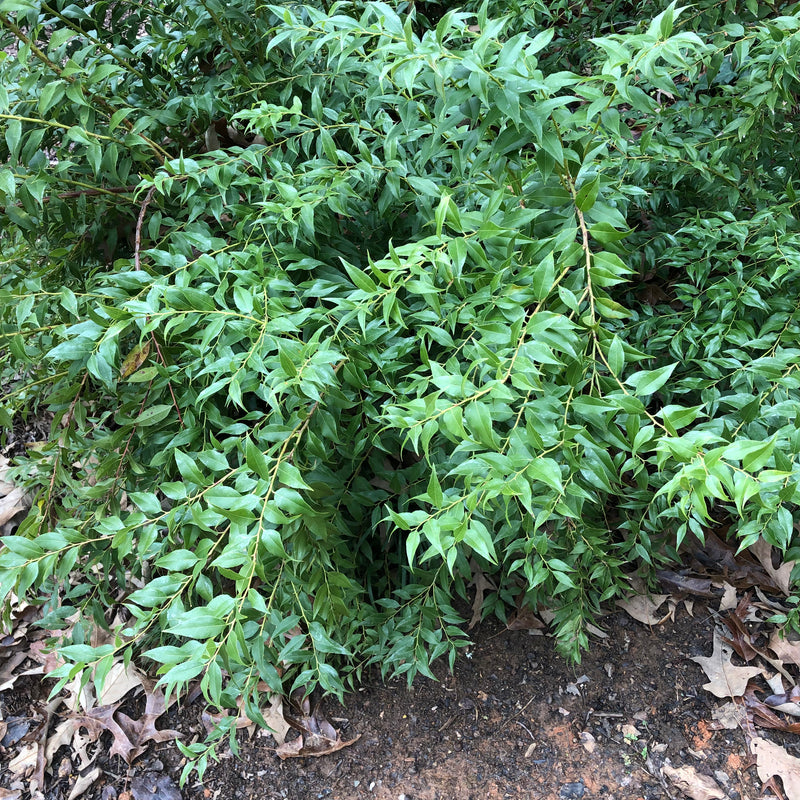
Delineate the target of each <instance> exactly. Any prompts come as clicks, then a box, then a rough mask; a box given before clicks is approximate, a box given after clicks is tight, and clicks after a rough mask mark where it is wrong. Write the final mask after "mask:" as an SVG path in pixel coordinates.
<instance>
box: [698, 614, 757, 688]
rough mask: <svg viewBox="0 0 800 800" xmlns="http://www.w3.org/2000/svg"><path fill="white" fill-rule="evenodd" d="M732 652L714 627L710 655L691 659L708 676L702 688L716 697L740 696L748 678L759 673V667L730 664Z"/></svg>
mask: <svg viewBox="0 0 800 800" xmlns="http://www.w3.org/2000/svg"><path fill="white" fill-rule="evenodd" d="M732 654H733V648H732V647H731V646H730V645H727V644H725V643H724V642H723V640H722V636H721V635H720V632H719V631H718V630H717V629H716V628H715V629H714V649H713V651H712V653H711V655H710V656H694V657H693V658H692V659H691V660H692V661H694V662H696V663H697V664H699V665H700V666H701V667H702V668H703V672H705V673H706V675H707V676H708V677H709V678H710V680H709V682H708V683H706V684H704V685H703V688H704V689H705V690H706V691H709V692H711V694H713V695H715V696H716V697H741V696H742V695H743V694H744V693H745V690H746V689H747V682H748V681H749V680H750V678H753V677H755V676H756V675H760V674H761V668H760V667H737V666H734V665H733V664H731V655H732Z"/></svg>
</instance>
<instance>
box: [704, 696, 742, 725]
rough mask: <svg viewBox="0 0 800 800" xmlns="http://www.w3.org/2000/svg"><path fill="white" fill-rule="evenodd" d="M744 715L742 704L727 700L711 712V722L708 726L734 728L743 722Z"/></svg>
mask: <svg viewBox="0 0 800 800" xmlns="http://www.w3.org/2000/svg"><path fill="white" fill-rule="evenodd" d="M746 716H747V712H746V711H745V707H744V705H742V704H741V703H733V702H731V701H728V702H727V703H723V705H721V706H719V707H718V708H715V709H714V710H713V711H712V712H711V718H712V720H713V722H712V723H711V725H710V727H711V728H713V729H714V730H735V729H736V728H740V727H741V726H742V725H743V724H744V722H745V718H746Z"/></svg>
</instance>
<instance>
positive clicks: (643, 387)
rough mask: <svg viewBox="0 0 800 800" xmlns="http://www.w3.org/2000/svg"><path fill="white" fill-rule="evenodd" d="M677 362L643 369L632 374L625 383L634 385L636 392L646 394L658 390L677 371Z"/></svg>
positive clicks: (641, 394)
mask: <svg viewBox="0 0 800 800" xmlns="http://www.w3.org/2000/svg"><path fill="white" fill-rule="evenodd" d="M677 366H678V365H677V364H668V365H667V366H665V367H660V368H659V369H650V370H641V371H639V372H634V373H633V375H630V376H629V377H628V379H627V380H626V381H625V383H627V384H628V386H631V387H633V391H634V394H637V395H639V396H646V395H650V394H653V392H657V391H658V390H659V389H660V388H661V387H662V386H663V385H664V384H665V383H666V382H667V381H668V380H669V379H670V376H671V375H672V373H673V372H674V371H675V367H677Z"/></svg>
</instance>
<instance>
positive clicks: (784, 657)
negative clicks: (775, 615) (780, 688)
mask: <svg viewBox="0 0 800 800" xmlns="http://www.w3.org/2000/svg"><path fill="white" fill-rule="evenodd" d="M785 634H786V632H785V631H781V630H779V629H778V628H775V629H774V630H773V631H772V633H771V634H770V636H769V645H768V647H769V649H770V650H772V652H773V653H775V655H776V656H777V657H778V658H779V659H780V660H781V661H783V662H784V663H785V662H787V661H788V662H789V663H790V664H796V665H797V666H800V642H796V641H791V640H789V639H787V638H785Z"/></svg>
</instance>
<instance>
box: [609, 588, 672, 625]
mask: <svg viewBox="0 0 800 800" xmlns="http://www.w3.org/2000/svg"><path fill="white" fill-rule="evenodd" d="M668 597H669V595H667V594H653V595H648V594H637V595H633V596H632V597H626V598H625V599H624V600H617V605H618V606H619V607H620V608H621V609H623V610H624V611H625V612H627V613H628V614H629V615H630V616H631V617H633V618H634V619H635V620H637V621H638V622H641V623H642V624H643V625H660V624H661V623H662V622H664V621H665V620H667V619H669V616H670V612H669V611H667V613H666V614H665V613H664V612H663V611H662V612H661V613H657V612H658V609H659V608H660V607H661V606H662V605H663V604H664V601H665V600H666V599H667V598H668Z"/></svg>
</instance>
